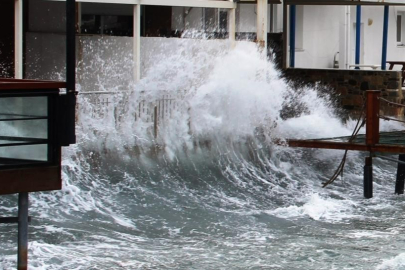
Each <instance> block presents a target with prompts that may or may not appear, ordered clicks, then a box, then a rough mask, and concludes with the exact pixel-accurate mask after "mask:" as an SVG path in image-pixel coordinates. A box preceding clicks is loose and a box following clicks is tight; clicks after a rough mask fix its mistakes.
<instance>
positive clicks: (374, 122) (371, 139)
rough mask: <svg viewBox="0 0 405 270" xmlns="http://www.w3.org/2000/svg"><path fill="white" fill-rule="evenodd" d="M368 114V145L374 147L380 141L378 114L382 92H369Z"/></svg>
mask: <svg viewBox="0 0 405 270" xmlns="http://www.w3.org/2000/svg"><path fill="white" fill-rule="evenodd" d="M366 94H367V106H366V108H367V112H366V144H367V145H370V146H373V145H375V144H377V143H378V142H379V140H380V119H379V118H378V114H379V112H380V101H379V100H378V97H379V96H380V91H378V90H369V91H367V93H366Z"/></svg>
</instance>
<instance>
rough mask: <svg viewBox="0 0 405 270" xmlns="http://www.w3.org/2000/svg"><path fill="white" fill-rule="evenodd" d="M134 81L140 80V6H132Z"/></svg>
mask: <svg viewBox="0 0 405 270" xmlns="http://www.w3.org/2000/svg"><path fill="white" fill-rule="evenodd" d="M133 40H134V45H133V46H134V47H133V54H134V81H135V83H137V82H139V80H140V79H141V5H134V37H133Z"/></svg>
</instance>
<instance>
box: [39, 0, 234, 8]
mask: <svg viewBox="0 0 405 270" xmlns="http://www.w3.org/2000/svg"><path fill="white" fill-rule="evenodd" d="M47 1H66V0H47ZM77 2H81V3H104V4H106V3H109V4H127V5H147V6H148V5H149V6H171V7H203V8H226V9H228V8H230V9H233V8H236V3H233V2H231V1H224V0H222V1H221V0H78V1H77Z"/></svg>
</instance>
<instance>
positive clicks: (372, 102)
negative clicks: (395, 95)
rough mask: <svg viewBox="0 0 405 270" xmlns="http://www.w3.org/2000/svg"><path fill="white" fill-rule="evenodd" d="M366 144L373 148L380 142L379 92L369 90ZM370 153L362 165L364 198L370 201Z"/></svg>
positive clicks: (371, 169) (371, 160)
mask: <svg viewBox="0 0 405 270" xmlns="http://www.w3.org/2000/svg"><path fill="white" fill-rule="evenodd" d="M366 95H367V103H366V105H367V106H366V144H367V146H375V145H376V144H378V142H379V140H380V118H379V117H378V114H379V112H380V101H379V100H378V97H379V96H380V91H377V90H369V91H367V92H366ZM371 155H372V153H371V152H370V157H366V162H365V165H364V197H365V198H367V199H370V198H372V197H373V158H372V156H371Z"/></svg>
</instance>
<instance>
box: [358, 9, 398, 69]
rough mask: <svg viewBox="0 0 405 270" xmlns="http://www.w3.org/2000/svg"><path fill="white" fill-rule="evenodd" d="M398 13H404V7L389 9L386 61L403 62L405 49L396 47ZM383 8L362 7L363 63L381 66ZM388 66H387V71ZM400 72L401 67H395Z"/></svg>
mask: <svg viewBox="0 0 405 270" xmlns="http://www.w3.org/2000/svg"><path fill="white" fill-rule="evenodd" d="M398 11H405V7H390V14H389V15H390V17H389V31H388V50H387V51H388V52H387V60H388V61H390V60H392V61H405V47H401V46H398V45H397V41H396V18H397V12H398ZM383 19H384V8H383V7H363V8H362V23H363V25H365V27H364V28H365V30H364V54H365V55H364V63H366V64H378V65H380V64H381V54H382V36H383ZM388 68H389V65H387V69H388ZM395 69H397V70H400V69H401V67H399V66H396V67H395Z"/></svg>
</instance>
